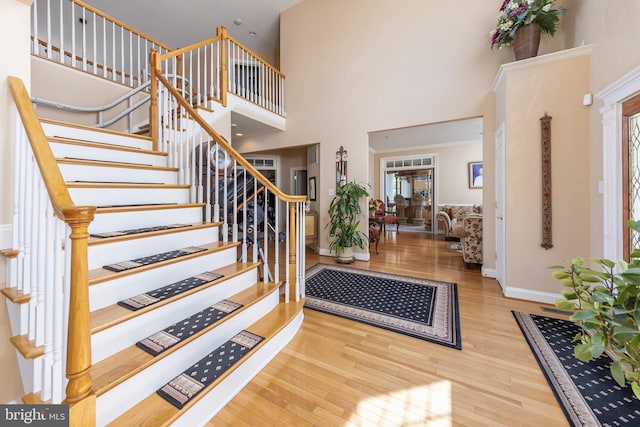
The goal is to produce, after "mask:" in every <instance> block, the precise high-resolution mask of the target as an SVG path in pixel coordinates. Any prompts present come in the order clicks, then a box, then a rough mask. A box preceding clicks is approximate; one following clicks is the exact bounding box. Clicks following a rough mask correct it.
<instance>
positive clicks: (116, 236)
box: [89, 222, 222, 246]
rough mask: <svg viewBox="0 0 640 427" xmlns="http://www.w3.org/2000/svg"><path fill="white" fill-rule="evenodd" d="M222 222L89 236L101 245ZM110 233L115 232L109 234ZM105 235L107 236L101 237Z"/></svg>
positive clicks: (202, 227) (90, 241)
mask: <svg viewBox="0 0 640 427" xmlns="http://www.w3.org/2000/svg"><path fill="white" fill-rule="evenodd" d="M221 224H222V223H221V222H210V223H194V224H171V225H166V226H156V227H145V228H136V229H132V230H117V231H112V232H105V233H95V234H94V233H92V234H90V236H89V246H95V245H101V244H105V243H113V242H120V241H124V240H134V239H140V238H145V237H151V236H159V235H166V234H172V233H180V232H182V231H190V230H198V229H205V228H215V227H219V226H220V225H221ZM108 234H113V235H111V236H107V235H108ZM99 235H104V236H105V237H99Z"/></svg>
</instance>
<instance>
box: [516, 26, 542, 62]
mask: <svg viewBox="0 0 640 427" xmlns="http://www.w3.org/2000/svg"><path fill="white" fill-rule="evenodd" d="M511 45H512V46H513V52H514V53H515V55H516V61H520V60H522V59H527V58H533V57H534V56H537V55H538V47H539V46H540V25H538V24H528V25H524V26H522V27H520V28H519V29H518V31H516V34H515V35H514V36H513V43H512V44H511Z"/></svg>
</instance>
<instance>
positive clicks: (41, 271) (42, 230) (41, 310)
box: [33, 169, 47, 346]
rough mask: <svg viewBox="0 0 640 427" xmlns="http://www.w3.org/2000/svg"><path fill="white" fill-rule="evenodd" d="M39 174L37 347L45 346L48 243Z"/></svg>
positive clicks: (35, 250) (36, 210) (35, 253)
mask: <svg viewBox="0 0 640 427" xmlns="http://www.w3.org/2000/svg"><path fill="white" fill-rule="evenodd" d="M36 171H38V173H37V180H36V188H35V190H36V191H35V197H36V200H35V206H34V217H35V218H34V219H35V224H36V228H35V229H34V233H33V237H34V239H33V256H34V258H35V261H36V262H35V263H34V268H35V271H34V277H35V278H36V287H37V296H36V298H37V301H38V302H37V304H36V329H35V345H36V346H42V345H44V324H45V312H46V311H45V310H46V307H45V292H46V285H45V281H46V280H47V278H46V277H45V268H46V257H47V254H46V251H45V249H46V241H44V242H43V241H42V236H46V217H45V215H44V210H45V209H46V205H45V203H46V201H47V194H46V189H45V187H44V183H43V182H42V177H41V176H40V173H39V170H38V169H36Z"/></svg>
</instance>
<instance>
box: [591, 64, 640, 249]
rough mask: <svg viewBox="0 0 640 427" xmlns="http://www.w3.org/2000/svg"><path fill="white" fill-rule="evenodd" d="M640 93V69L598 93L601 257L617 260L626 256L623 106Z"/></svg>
mask: <svg viewBox="0 0 640 427" xmlns="http://www.w3.org/2000/svg"><path fill="white" fill-rule="evenodd" d="M638 93H640V67H637V68H635V69H634V70H632V71H631V72H629V73H627V74H626V75H624V76H623V77H621V78H620V79H618V80H616V81H615V82H614V83H612V84H611V85H609V86H607V87H606V88H605V89H603V90H601V91H600V92H598V93H596V98H598V99H601V100H602V101H603V103H604V106H603V107H602V108H600V113H601V114H602V181H600V182H598V192H599V193H600V194H602V205H603V206H602V209H603V215H602V255H603V257H604V258H608V259H612V260H617V259H622V258H624V254H623V230H624V224H623V221H622V217H623V212H622V209H623V203H622V199H623V194H622V143H621V141H622V138H623V135H622V117H623V115H622V102H624V101H625V100H627V99H628V98H630V97H631V96H633V95H635V94H638Z"/></svg>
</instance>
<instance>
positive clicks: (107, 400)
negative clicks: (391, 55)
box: [96, 291, 279, 426]
mask: <svg viewBox="0 0 640 427" xmlns="http://www.w3.org/2000/svg"><path fill="white" fill-rule="evenodd" d="M278 300H279V295H278V292H277V291H276V292H272V293H271V294H270V295H269V296H268V297H266V298H264V299H262V300H261V301H259V302H258V303H256V304H254V305H253V306H251V307H249V308H248V309H247V310H245V311H243V312H242V313H239V314H238V315H236V316H233V317H232V318H230V319H228V320H227V321H226V322H224V323H222V324H221V325H220V326H219V327H217V328H215V329H214V330H212V331H209V332H208V333H206V334H204V335H203V336H202V337H200V338H199V339H198V340H196V341H193V342H191V343H189V344H188V345H186V346H184V347H182V348H181V349H180V350H178V351H176V352H174V353H172V354H170V355H169V356H167V357H165V358H163V359H161V360H159V361H158V362H157V363H155V364H154V365H153V366H150V367H149V368H147V369H145V370H144V371H142V372H140V373H139V374H138V375H135V376H133V377H131V378H130V379H128V380H127V381H125V382H123V383H122V384H119V385H118V386H116V387H114V388H113V389H111V390H109V391H108V392H106V393H105V394H103V395H101V396H99V397H98V400H97V404H96V411H97V413H96V425H98V426H103V425H106V424H107V423H109V422H110V421H112V420H113V419H115V418H116V417H117V416H118V415H119V414H120V413H122V412H124V411H126V410H128V409H130V408H131V407H133V406H134V405H135V404H136V403H137V402H136V401H135V399H132V398H131V396H147V395H149V394H151V393H154V392H155V391H156V390H157V389H159V388H160V387H162V386H163V385H164V384H166V383H167V382H169V381H171V380H172V379H173V378H175V377H176V376H178V375H180V374H181V373H182V371H184V370H185V369H187V368H189V367H190V366H191V365H193V364H194V363H195V362H197V361H198V360H200V359H202V358H203V357H204V356H206V355H207V354H208V353H209V352H210V351H211V350H214V349H216V348H217V347H219V346H220V345H222V344H224V343H225V342H226V341H228V340H229V339H231V338H232V337H233V336H234V335H236V334H237V333H238V332H239V331H241V330H242V329H245V328H247V327H248V326H249V325H251V324H253V323H255V322H256V321H258V320H259V319H260V318H261V317H262V316H264V315H265V314H266V313H268V312H269V311H270V310H271V309H273V308H274V307H275V306H277V305H278Z"/></svg>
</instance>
